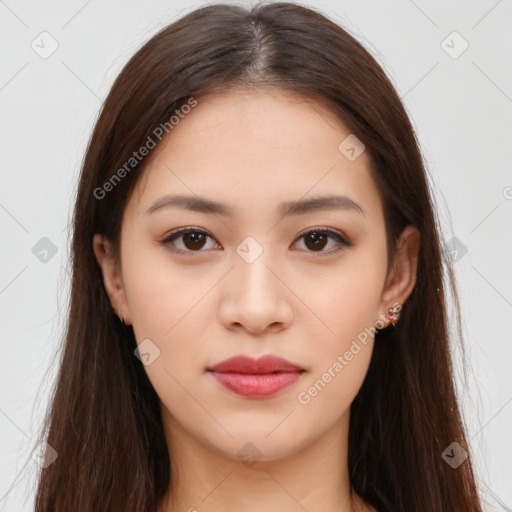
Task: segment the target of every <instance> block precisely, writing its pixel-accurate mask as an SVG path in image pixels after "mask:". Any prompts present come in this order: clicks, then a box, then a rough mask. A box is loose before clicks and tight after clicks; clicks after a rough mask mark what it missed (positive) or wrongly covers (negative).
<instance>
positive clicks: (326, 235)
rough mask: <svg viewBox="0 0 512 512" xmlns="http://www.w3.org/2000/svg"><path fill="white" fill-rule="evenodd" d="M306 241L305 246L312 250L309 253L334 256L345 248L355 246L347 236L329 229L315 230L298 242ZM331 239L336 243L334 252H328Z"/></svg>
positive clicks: (303, 235)
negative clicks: (327, 248)
mask: <svg viewBox="0 0 512 512" xmlns="http://www.w3.org/2000/svg"><path fill="white" fill-rule="evenodd" d="M302 239H306V240H305V243H304V245H305V246H306V247H307V249H312V250H311V251H309V252H320V253H328V254H333V253H337V252H338V251H341V250H342V249H343V248H344V247H350V246H352V245H353V243H352V242H350V241H349V240H348V239H347V238H346V237H345V236H343V235H342V234H341V233H338V232H337V231H333V230H332V229H328V228H315V229H310V230H309V231H306V232H305V233H302V234H301V235H300V236H299V237H298V240H302ZM329 239H331V241H334V247H335V248H334V250H326V251H324V250H323V249H324V248H325V246H326V245H328V242H329Z"/></svg>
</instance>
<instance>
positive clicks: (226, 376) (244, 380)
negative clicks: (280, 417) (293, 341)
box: [208, 355, 305, 398]
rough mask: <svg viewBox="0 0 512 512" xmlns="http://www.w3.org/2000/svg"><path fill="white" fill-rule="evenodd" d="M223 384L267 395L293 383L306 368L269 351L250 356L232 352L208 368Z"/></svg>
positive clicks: (241, 392)
mask: <svg viewBox="0 0 512 512" xmlns="http://www.w3.org/2000/svg"><path fill="white" fill-rule="evenodd" d="M208 372H210V373H211V375H212V376H213V377H215V378H216V380H217V381H218V382H219V383H220V384H222V385H223V386H224V387H225V388H227V389H229V390H231V391H233V392H235V393H237V394H238V395H242V396H246V397H254V398H257V397H267V396H272V395H274V394H276V393H278V392H279V391H281V390H283V389H285V388H287V387H289V386H291V385H292V384H294V383H295V382H296V381H297V380H298V379H299V378H300V377H301V375H302V373H304V372H305V370H304V369H303V368H301V367H300V366H298V365H296V364H294V363H291V362H290V361H287V360H286V359H283V358H281V357H276V356H272V355H266V356H262V357H260V358H259V359H251V358H250V357H247V356H235V357H231V358H229V359H226V360H225V361H222V362H220V363H218V364H216V365H215V366H212V367H211V368H208Z"/></svg>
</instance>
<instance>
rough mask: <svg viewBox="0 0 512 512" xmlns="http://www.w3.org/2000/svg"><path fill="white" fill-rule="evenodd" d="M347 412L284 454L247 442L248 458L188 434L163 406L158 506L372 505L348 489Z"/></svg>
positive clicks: (342, 510)
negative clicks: (165, 474) (164, 468)
mask: <svg viewBox="0 0 512 512" xmlns="http://www.w3.org/2000/svg"><path fill="white" fill-rule="evenodd" d="M349 414H350V411H347V413H346V414H345V415H344V416H343V417H342V418H341V419H340V421H339V422H338V423H336V424H335V425H334V427H333V428H331V430H329V431H327V432H325V433H324V434H323V435H322V436H320V437H319V438H318V439H316V440H314V441H313V442H311V443H310V444H308V445H307V446H298V447H292V446H290V452H291V451H292V449H293V450H294V451H293V453H290V454H289V455H288V456H287V457H285V458H279V459H275V460H267V458H266V457H265V456H264V454H262V453H259V451H258V449H257V448H255V447H254V445H247V447H246V450H247V451H248V452H251V447H252V450H253V451H254V454H255V455H254V456H253V457H251V458H252V459H253V460H251V458H249V459H248V460H245V459H244V460H238V459H237V458H233V457H230V456H229V454H224V453H219V452H218V451H215V450H214V449H212V448H211V447H210V446H207V445H206V444H205V443H202V442H201V441H200V440H199V439H196V438H194V437H193V436H192V435H190V433H189V432H187V431H185V430H184V429H183V428H182V426H181V425H180V424H179V423H178V422H177V421H176V420H175V419H174V418H172V417H171V416H170V415H169V414H168V412H164V415H165V416H166V417H165V421H164V424H166V425H167V427H166V437H167V442H168V447H169V454H170V459H171V481H172V482H171V488H170V490H169V492H168V494H167V496H166V497H165V499H164V500H163V501H162V503H161V506H160V507H159V512H178V511H180V512H181V511H187V512H196V511H200V512H217V511H218V510H223V511H226V512H230V511H239V510H243V511H244V512H260V511H261V510H264V511H265V512H298V511H301V512H303V511H304V510H307V511H311V512H313V511H322V512H331V511H332V512H359V511H371V510H373V509H372V508H371V507H369V506H368V505H367V504H365V503H364V502H363V500H362V499H361V498H360V497H359V496H358V495H357V494H356V493H351V487H350V480H349V475H348V464H347V449H348V424H349ZM290 441H293V439H290ZM243 444H244V443H241V445H243ZM259 457H261V458H259Z"/></svg>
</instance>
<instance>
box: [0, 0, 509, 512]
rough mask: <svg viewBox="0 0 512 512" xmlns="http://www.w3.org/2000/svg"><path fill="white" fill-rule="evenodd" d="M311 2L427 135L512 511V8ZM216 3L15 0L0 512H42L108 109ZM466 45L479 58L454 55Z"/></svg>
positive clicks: (474, 399) (484, 417) (1, 96)
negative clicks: (139, 63) (188, 23)
mask: <svg viewBox="0 0 512 512" xmlns="http://www.w3.org/2000/svg"><path fill="white" fill-rule="evenodd" d="M304 3H305V4H306V5H311V6H313V7H317V8H320V9H321V10H322V11H323V12H324V13H325V14H327V15H328V16H330V17H331V18H333V19H334V20H336V21H338V22H339V23H341V24H343V25H344V26H345V28H347V29H348V30H349V31H350V32H351V33H352V34H353V35H355V36H356V37H357V38H358V39H359V40H360V41H361V42H362V43H363V44H364V45H365V46H366V47H367V48H368V49H369V50H370V52H371V53H372V54H373V55H374V56H376V58H377V59H378V61H379V62H380V63H381V64H382V65H383V67H384V69H385V70H386V71H387V73H388V75H389V76H390V77H391V79H392V81H393V83H394V84H395V86H396V87H397V90H398V91H399V93H400V94H401V96H402V97H403V98H404V101H405V105H406V108H407V110H408V112H409V113H410V116H411V118H412V122H413V125H414V126H415V129H416V131H417V135H418V138H419V140H420V143H421V146H422V150H423V154H424V157H425V160H426V162H427V165H428V169H429V173H430V176H431V181H432V182H433V186H434V188H435V194H436V197H435V199H436V201H437V204H438V207H439V215H440V218H441V222H442V225H443V234H444V237H445V240H446V241H448V240H450V239H451V238H452V237H453V236H455V237H456V238H457V239H458V240H460V242H461V243H462V244H464V245H465V246H466V247H467V253H466V254H462V253H460V252H459V255H458V257H460V259H459V260H458V261H457V263H456V264H455V267H456V272H457V278H458V282H459V290H460V294H461V299H462V313H463V322H464V330H465V335H466V339H467V350H468V355H469V357H470V365H471V368H470V372H469V373H470V375H469V376H470V379H469V381H468V382H467V383H465V384H464V383H463V382H462V380H459V393H460V397H461V402H462V404H463V407H464V411H465V417H466V421H467V424H468V432H469V438H470V441H471V443H472V449H473V451H474V457H475V462H476V465H477V472H478V475H479V479H480V480H481V481H482V482H484V483H486V484H487V485H488V486H489V487H490V489H491V490H493V491H494V492H495V493H496V494H497V495H498V496H499V497H500V498H501V499H502V500H503V501H504V502H505V503H507V505H509V506H510V505H511V504H512V488H511V486H510V482H511V481H512V465H511V462H512V441H511V439H510V432H511V431H512V429H511V425H512V403H511V402H512V378H511V371H510V364H511V361H512V357H511V356H512V343H511V341H512V340H511V338H512V336H511V327H512V268H511V264H510V262H511V261H512V257H511V256H512V236H511V235H512V230H511V226H512V223H511V220H512V173H511V169H510V162H511V152H512V151H511V145H512V137H511V135H512V133H511V132H512V129H511V122H510V121H511V113H512V72H511V68H510V61H511V59H510V56H511V49H512V30H511V26H510V20H512V2H511V0H499V1H496V0H485V1H478V2H476V1H462V0H461V1H459V2H442V1H439V0H438V1H434V2H427V1H425V0H422V1H420V0H417V1H415V2H413V1H412V0H400V1H398V0H395V1H393V2H377V1H364V2H362V1H357V0H351V1H340V0H338V1H327V0H325V1H310V2H304ZM202 4H203V3H202V2H190V3H185V2H176V1H167V2H163V1H158V0H152V1H146V2H135V1H133V0H132V1H121V0H110V1H108V2H106V1H103V2H100V1H99V0H89V1H66V2H65V1H64V0H61V1H54V2H40V3H39V2H28V1H15V0H5V1H1V0H0V37H1V40H2V45H1V57H2V65H1V68H0V106H1V109H2V117H1V121H0V122H1V127H2V136H1V137H0V145H1V150H2V153H1V154H2V164H1V167H0V169H1V172H2V187H1V189H0V221H1V225H0V226H1V228H0V229H1V237H2V240H3V241H4V242H3V243H2V251H1V262H0V268H1V272H0V307H1V309H0V311H1V313H0V314H1V332H2V341H1V356H2V357H1V360H0V368H1V371H0V383H1V386H2V388H1V389H2V393H1V395H0V434H1V435H0V460H1V461H2V464H1V467H0V498H2V497H3V496H4V495H5V494H6V493H8V491H10V492H9V493H8V496H7V497H6V498H5V499H3V501H1V502H0V510H5V511H9V512H16V511H29V510H31V503H32V499H33V486H34V483H33V481H32V480H31V478H32V477H31V476H30V475H32V474H34V473H35V471H34V468H35V462H33V461H32V460H31V459H28V466H27V468H26V470H25V472H24V473H23V474H22V476H21V477H20V478H19V479H18V480H16V481H15V476H16V475H17V474H18V472H19V471H21V470H22V467H23V464H24V463H25V462H26V460H27V457H28V453H29V449H30V448H32V446H33V443H34V436H35V434H36V432H37V430H38V427H39V424H40V421H41V419H42V415H43V413H44V411H45V408H46V405H47V402H48V393H49V389H50V385H51V384H53V378H54V376H55V370H56V366H55V364H54V365H53V366H51V365H52V363H56V362H57V360H58V355H59V352H58V346H59V343H60V336H61V333H62V325H63V322H64V319H65V316H66V310H67V300H68V290H69V275H68V268H69V267H68V261H67V258H68V239H67V237H68V231H67V225H68V223H69V221H70V219H71V208H72V203H73V195H74V189H75V186H76V181H77V176H78V171H79V168H80V164H81V160H82V157H83V154H84V152H85V148H86V143H87V140H88V137H89V134H90V132H91V130H92V127H93V124H94V121H95V119H96V116H97V113H98V110H99V108H100V105H101V103H102V101H103V99H104V98H105V96H106V94H107V92H108V90H109V88H110V86H111V84H112V82H113V80H114V78H115V76H116V75H117V73H118V72H119V71H120V70H121V67H122V66H123V65H124V64H125V62H126V61H127V59H128V58H129V57H130V56H131V55H132V54H133V53H134V52H135V51H136V49H137V48H139V47H140V45H141V44H142V43H143V42H144V41H146V40H147V39H148V38H149V37H150V36H151V35H153V34H154V33H155V32H156V31H157V30H158V29H160V28H161V27H163V26H164V25H167V24H168V23H170V22H171V21H173V20H175V19H176V18H178V17H180V16H181V15H183V14H184V13H186V12H188V11H190V10H192V9H193V8H195V7H197V6H200V5H202ZM43 31H47V32H48V33H49V34H51V37H52V38H54V39H55V40H56V41H57V43H58V48H57V50H56V51H55V52H54V53H53V54H52V55H50V56H49V57H48V58H46V59H43V58H41V56H40V55H39V54H38V53H37V52H36V51H34V50H33V49H32V47H31V45H32V44H34V46H35V45H36V44H38V45H39V47H40V48H41V47H42V46H43V44H44V46H45V49H46V50H48V48H50V46H49V41H50V40H49V39H45V41H44V43H42V42H41V39H42V37H48V36H40V34H41V33H42V32H43ZM454 31H456V32H458V33H459V34H460V36H461V37H462V38H463V39H461V38H459V36H457V35H455V36H453V35H450V34H452V33H453V32H454ZM448 36H450V37H448ZM447 37H448V39H447ZM464 40H465V41H467V43H468V44H469V47H468V49H467V50H466V51H465V52H464V53H462V54H461V55H460V56H458V57H457V58H453V57H454V56H456V54H458V53H459V52H460V50H461V49H463V45H464ZM33 41H35V42H34V43H33ZM443 41H445V43H443ZM449 47H451V48H449ZM445 50H447V51H448V52H451V53H452V56H450V55H449V54H448V53H447V51H445ZM39 51H43V50H42V48H41V50H39ZM42 237H48V238H49V239H50V240H51V241H52V242H53V244H55V246H56V248H57V252H56V254H55V255H54V256H53V257H51V258H50V257H49V256H50V255H49V256H48V261H46V262H43V261H41V260H40V259H39V258H38V257H36V255H35V254H34V253H33V251H32V248H33V247H34V245H35V244H36V243H37V242H38V241H39V240H40V239H41V238H42ZM461 255H462V256H461ZM40 256H41V255H40ZM458 354H459V353H458V351H456V353H455V356H456V360H457V362H458V363H457V365H458V366H457V373H458V374H460V368H461V366H460V362H459V357H458ZM48 368H51V369H50V371H49V373H48V375H47V378H46V379H45V372H46V371H47V369H48ZM30 468H32V469H30ZM27 472H28V473H27ZM497 509H499V508H497Z"/></svg>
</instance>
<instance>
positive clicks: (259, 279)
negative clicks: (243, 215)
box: [234, 236, 279, 301]
mask: <svg viewBox="0 0 512 512" xmlns="http://www.w3.org/2000/svg"><path fill="white" fill-rule="evenodd" d="M269 240H270V237H262V236H259V237H258V239H256V237H255V236H247V237H246V238H245V239H244V240H243V241H242V242H241V243H240V244H239V245H238V247H237V248H236V259H235V276H234V279H235V280H236V287H237V290H238V292H239V293H241V294H243V295H246V294H247V295H248V296H249V297H250V298H251V297H252V298H254V299H257V298H258V297H260V298H262V299H263V298H264V299H265V300H267V301H268V300H272V297H273V296H274V295H275V293H278V292H279V291H278V290H277V288H278V287H277V286H276V285H277V283H276V281H278V280H277V278H276V276H275V275H274V272H276V270H275V267H278V266H279V264H278V262H277V261H276V258H275V257H274V253H273V251H272V249H271V247H270V243H269ZM270 269H272V270H273V272H272V271H271V270H270Z"/></svg>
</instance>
